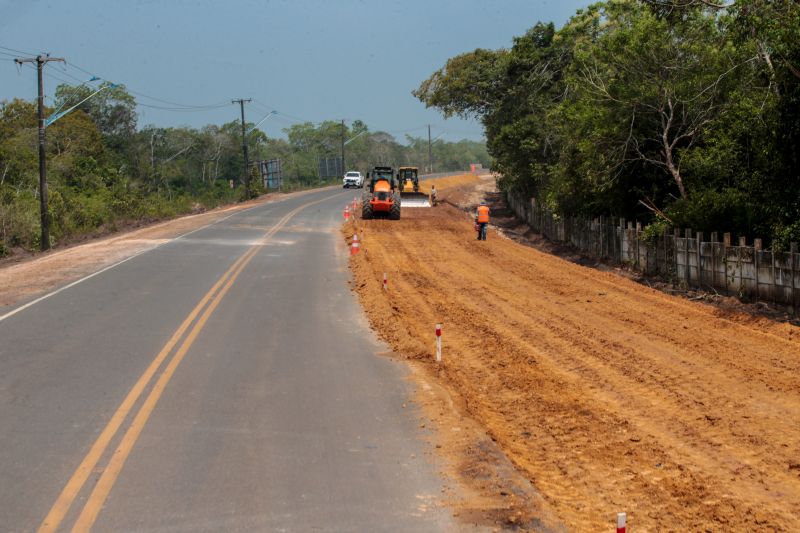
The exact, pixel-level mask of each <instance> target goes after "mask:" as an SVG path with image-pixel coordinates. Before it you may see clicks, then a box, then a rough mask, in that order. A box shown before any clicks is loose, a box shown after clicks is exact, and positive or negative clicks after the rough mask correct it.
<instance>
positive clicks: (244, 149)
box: [231, 98, 252, 200]
mask: <svg viewBox="0 0 800 533" xmlns="http://www.w3.org/2000/svg"><path fill="white" fill-rule="evenodd" d="M251 101H252V98H247V99H245V98H240V99H238V100H231V103H232V104H239V106H240V107H241V109H242V154H244V197H245V199H246V200H249V199H250V161H248V158H247V133H246V132H245V125H244V124H245V123H244V104H245V102H251Z"/></svg>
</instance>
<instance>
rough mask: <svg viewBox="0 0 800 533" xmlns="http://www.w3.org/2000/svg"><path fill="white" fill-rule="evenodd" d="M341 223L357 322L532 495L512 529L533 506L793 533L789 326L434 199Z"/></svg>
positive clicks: (585, 521)
mask: <svg viewBox="0 0 800 533" xmlns="http://www.w3.org/2000/svg"><path fill="white" fill-rule="evenodd" d="M465 183H466V182H465ZM437 188H440V187H439V186H438V184H437ZM442 189H445V191H446V188H445V187H442ZM445 191H443V192H445ZM444 196H445V198H446V197H447V195H446V194H444ZM356 227H357V229H358V232H359V237H360V238H361V243H362V244H361V247H362V250H363V252H362V253H360V254H358V255H356V256H355V257H354V258H353V260H352V261H351V266H352V269H353V272H354V276H355V286H356V288H357V290H358V293H359V296H360V298H361V301H362V303H363V305H364V307H365V309H366V311H367V314H368V316H369V318H370V321H371V323H372V325H373V327H374V329H375V330H376V331H377V332H378V333H379V334H380V335H381V336H382V337H383V338H384V339H385V340H387V341H388V342H389V343H390V344H391V345H392V347H393V348H394V349H395V350H396V351H397V352H398V353H400V354H404V355H405V356H407V357H409V358H412V359H417V360H419V361H424V362H425V363H424V366H426V367H427V368H428V369H429V376H436V379H438V380H439V382H440V383H441V384H443V385H444V386H445V387H447V388H448V389H449V390H450V391H451V393H452V394H453V395H454V396H455V397H456V398H457V403H458V404H460V405H462V406H463V407H464V408H465V409H466V410H467V411H468V412H469V414H470V415H471V416H472V417H473V418H474V419H475V420H477V421H478V422H479V423H480V424H481V425H483V426H484V427H485V428H486V429H487V431H488V432H489V434H490V435H491V437H492V438H493V439H495V440H496V442H497V443H498V444H499V445H500V447H501V448H502V449H503V451H504V452H505V453H506V455H507V456H508V457H509V458H510V459H511V460H512V461H513V462H514V463H515V465H516V466H517V468H518V469H519V470H520V471H521V472H522V473H524V475H525V476H526V477H527V478H528V479H529V480H530V481H531V482H532V484H533V486H534V487H535V488H536V490H537V491H538V492H539V493H540V494H541V495H542V497H543V498H544V500H545V503H544V504H543V505H542V508H541V509H534V510H533V511H534V512H533V513H531V512H528V513H527V516H526V513H522V512H519V513H518V516H520V517H522V519H523V523H524V524H525V525H527V526H528V527H531V528H533V527H537V524H539V523H538V522H535V521H533V520H528V518H530V516H531V515H532V514H536V513H538V512H540V511H542V512H546V509H545V508H549V509H552V510H553V512H554V513H555V515H556V516H557V517H558V520H560V521H563V523H564V524H566V525H567V527H568V528H569V529H571V530H579V531H603V530H609V528H612V527H613V520H614V517H615V514H616V512H618V511H626V512H628V515H629V524H631V527H634V528H635V529H636V530H637V531H645V530H649V531H656V530H684V531H686V530H688V531H695V530H710V531H756V530H758V531H765V530H777V531H798V530H800V328H797V327H796V326H792V325H790V324H776V323H772V322H769V321H766V320H764V319H753V318H751V317H748V316H745V315H733V314H725V313H723V312H722V311H720V310H718V309H716V308H713V307H711V306H707V305H703V304H700V303H694V302H689V301H686V300H684V299H680V298H677V297H672V296H669V295H665V294H663V293H661V292H658V291H656V290H651V289H648V288H647V287H644V286H642V285H639V284H637V283H635V282H633V281H631V280H628V279H625V278H622V277H619V276H616V275H614V274H612V273H607V272H600V271H597V270H593V269H589V268H585V267H582V266H580V265H576V264H573V263H570V262H567V261H565V260H563V259H560V258H558V257H553V256H551V255H548V254H544V253H542V252H540V251H537V250H535V249H533V248H529V247H525V246H521V245H519V244H517V243H515V242H512V241H511V240H508V239H504V238H501V237H499V236H498V235H497V234H496V233H494V232H490V234H489V240H488V241H485V242H479V241H476V240H475V235H474V232H473V229H472V223H471V221H470V220H469V218H468V217H467V216H466V215H465V214H464V213H463V212H462V211H460V210H458V209H456V208H455V207H453V206H450V205H441V206H439V207H437V208H434V209H406V210H404V211H403V215H402V219H401V220H399V221H388V220H370V221H361V220H357V221H356ZM384 272H386V273H387V275H388V279H389V290H388V291H384V290H383V289H382V285H381V280H382V277H383V273H384ZM437 322H439V323H442V324H443V325H444V328H443V331H444V334H443V339H444V362H443V364H442V365H441V366H439V367H436V365H435V363H433V362H432V354H433V346H434V344H433V326H434V324H435V323H437ZM445 429H446V428H440V432H439V433H440V436H441V438H442V439H445V440H446V439H447V438H448V435H449V432H448V431H446V430H445ZM444 449H445V450H455V449H456V448H452V447H451V448H448V447H447V446H445V447H444ZM452 459H454V461H456V462H458V461H459V458H452ZM461 459H464V458H461ZM462 474H463V475H464V476H469V472H466V471H465V472H462ZM518 503H519V502H518ZM529 511H530V510H529Z"/></svg>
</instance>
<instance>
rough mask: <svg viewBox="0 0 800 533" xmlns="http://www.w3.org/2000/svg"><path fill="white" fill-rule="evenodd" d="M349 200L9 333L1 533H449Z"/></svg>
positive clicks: (285, 206)
mask: <svg viewBox="0 0 800 533" xmlns="http://www.w3.org/2000/svg"><path fill="white" fill-rule="evenodd" d="M350 196H351V195H345V194H342V193H340V191H338V190H330V189H328V190H321V191H316V192H313V193H309V194H304V195H298V196H295V197H292V198H288V199H286V200H284V201H281V202H276V203H271V204H265V205H261V206H258V207H255V208H252V209H249V210H246V211H241V212H238V213H236V214H235V215H233V216H231V217H229V218H227V219H225V220H223V221H220V222H219V223H216V224H214V225H211V226H209V227H207V228H204V229H202V230H200V231H197V232H194V233H192V234H190V235H188V236H185V237H183V238H179V239H176V240H174V241H172V242H169V243H167V244H165V245H163V246H161V247H159V248H156V249H154V250H152V251H150V252H148V253H145V254H142V255H140V256H137V257H135V258H133V259H132V260H130V261H127V262H125V263H123V264H121V265H119V266H117V267H115V268H113V269H110V270H108V271H106V272H103V273H102V274H101V275H98V276H95V277H93V278H91V279H88V280H86V281H85V282H83V283H80V284H78V285H75V286H74V287H70V288H69V289H68V290H65V291H63V292H60V293H58V294H55V295H53V296H52V297H50V298H48V299H45V300H43V301H41V302H39V303H37V304H35V305H32V306H30V307H28V308H27V309H24V310H23V311H21V312H19V313H17V314H14V315H12V316H10V317H8V318H6V319H4V320H2V321H0V428H2V429H1V430H0V524H2V525H3V527H2V529H3V530H4V531H36V530H40V531H68V530H73V531H88V530H89V529H93V530H95V531H153V530H158V531H263V530H284V531H293V530H296V531H308V530H335V531H367V530H369V531H378V530H391V531H395V530H400V531H403V530H407V531H425V530H431V531H439V530H442V529H447V528H448V527H451V526H452V524H451V522H450V520H451V519H450V517H449V513H447V512H446V511H444V510H441V509H438V508H437V507H436V505H435V498H436V496H437V495H438V494H439V492H440V489H441V484H442V480H441V479H439V478H438V477H437V476H436V475H435V473H434V466H433V465H431V464H429V463H428V461H427V460H426V459H425V458H424V457H425V446H424V444H423V443H422V441H421V439H420V434H419V431H420V430H419V429H418V428H417V424H416V423H415V418H414V412H413V411H411V410H410V409H404V408H403V404H404V403H405V402H407V401H408V397H409V394H410V390H409V385H408V383H407V382H406V380H405V379H404V370H403V368H402V366H400V365H397V364H395V363H392V362H390V361H388V360H386V359H384V358H380V357H376V356H375V355H374V353H375V351H377V350H379V349H381V348H380V345H379V344H377V342H376V341H375V340H374V336H373V335H372V334H371V332H370V331H369V329H368V327H367V326H366V324H365V322H364V320H363V318H362V315H361V311H360V309H359V308H358V304H357V301H356V300H355V298H354V296H353V295H352V294H351V293H350V291H349V289H348V285H347V282H348V279H349V276H348V272H347V268H346V266H347V264H346V253H345V252H346V250H345V249H344V247H343V245H342V243H341V238H340V236H339V234H338V226H339V223H340V221H341V209H342V206H343V205H344V204H345V203H346V201H347V199H348V198H350Z"/></svg>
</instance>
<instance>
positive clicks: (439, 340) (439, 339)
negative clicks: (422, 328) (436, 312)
mask: <svg viewBox="0 0 800 533" xmlns="http://www.w3.org/2000/svg"><path fill="white" fill-rule="evenodd" d="M436 362H437V363H441V362H442V325H441V324H436Z"/></svg>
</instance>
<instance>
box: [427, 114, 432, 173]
mask: <svg viewBox="0 0 800 533" xmlns="http://www.w3.org/2000/svg"><path fill="white" fill-rule="evenodd" d="M428 172H430V173H431V174H433V151H432V150H431V125H430V124H428Z"/></svg>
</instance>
